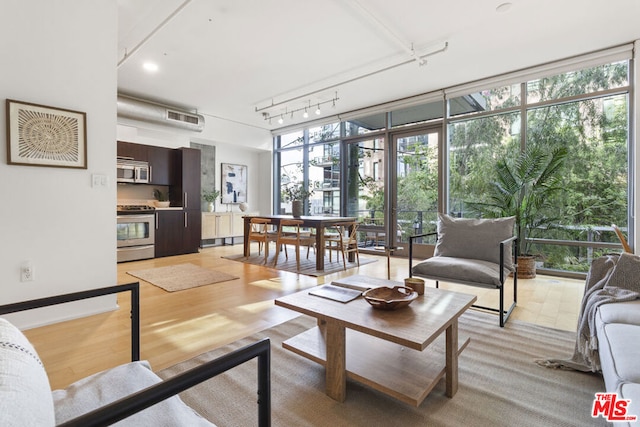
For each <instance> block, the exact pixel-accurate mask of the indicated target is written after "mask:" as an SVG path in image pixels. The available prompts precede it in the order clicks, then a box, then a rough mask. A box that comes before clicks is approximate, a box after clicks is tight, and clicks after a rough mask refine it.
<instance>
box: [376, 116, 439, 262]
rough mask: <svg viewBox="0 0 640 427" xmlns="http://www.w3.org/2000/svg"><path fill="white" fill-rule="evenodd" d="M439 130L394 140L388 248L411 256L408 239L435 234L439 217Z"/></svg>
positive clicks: (397, 137) (398, 135) (399, 135)
mask: <svg viewBox="0 0 640 427" xmlns="http://www.w3.org/2000/svg"><path fill="white" fill-rule="evenodd" d="M441 141H442V128H441V127H440V126H438V127H434V128H431V129H426V130H422V131H419V132H414V133H404V134H396V135H394V136H393V146H394V147H395V162H394V163H395V168H394V169H395V170H394V172H395V179H391V180H390V181H389V182H390V183H391V184H390V185H391V191H390V193H391V194H390V195H391V199H392V201H391V206H392V209H391V214H390V223H389V224H388V232H389V236H390V239H388V240H389V245H390V246H391V247H397V248H398V250H396V252H395V254H397V255H404V256H406V255H408V252H409V236H413V235H416V234H422V233H429V232H432V231H435V227H436V220H437V213H438V196H439V194H438V193H439V192H438V183H439V182H440V180H439V176H438V145H439V144H440V142H441Z"/></svg>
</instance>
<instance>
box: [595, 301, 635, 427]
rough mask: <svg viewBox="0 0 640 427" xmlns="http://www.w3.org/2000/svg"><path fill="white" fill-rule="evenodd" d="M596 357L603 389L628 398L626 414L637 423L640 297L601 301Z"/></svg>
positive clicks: (597, 315) (598, 312)
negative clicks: (604, 302) (628, 403)
mask: <svg viewBox="0 0 640 427" xmlns="http://www.w3.org/2000/svg"><path fill="white" fill-rule="evenodd" d="M595 322H596V332H597V337H598V356H599V357H600V365H601V369H602V375H603V377H604V383H605V388H606V391H607V392H608V393H617V394H618V399H631V404H630V405H629V406H628V407H627V414H628V415H636V416H637V417H638V421H637V422H632V423H618V422H616V423H615V425H616V426H623V425H628V426H637V425H638V424H639V423H640V299H636V300H634V301H626V302H616V303H610V304H602V305H601V306H600V307H598V310H597V312H596V320H595Z"/></svg>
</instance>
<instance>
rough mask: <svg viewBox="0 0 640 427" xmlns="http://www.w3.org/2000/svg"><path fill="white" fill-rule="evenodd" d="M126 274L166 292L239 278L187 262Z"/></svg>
mask: <svg viewBox="0 0 640 427" xmlns="http://www.w3.org/2000/svg"><path fill="white" fill-rule="evenodd" d="M127 274H129V275H131V276H133V277H137V278H138V279H142V280H144V281H146V282H149V283H151V284H152V285H155V286H157V287H159V288H162V289H164V290H165V291H168V292H175V291H182V290H185V289H189V288H196V287H198V286H204V285H211V284H213V283H218V282H226V281H227V280H234V279H238V278H239V277H238V276H233V275H231V274H227V273H223V272H221V271H215V270H209V269H206V268H202V267H198V266H197V265H194V264H189V263H187V264H177V265H170V266H167V267H156V268H149V269H146V270H134V271H127Z"/></svg>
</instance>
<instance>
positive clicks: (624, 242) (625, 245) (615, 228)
mask: <svg viewBox="0 0 640 427" xmlns="http://www.w3.org/2000/svg"><path fill="white" fill-rule="evenodd" d="M611 228H613V231H615V233H616V236H618V239H620V243H622V248H623V249H624V251H625V252H628V253H630V254H632V253H633V249H631V246H629V243H627V239H626V238H625V237H624V234H622V231H621V230H620V228H618V226H617V225H615V224H611Z"/></svg>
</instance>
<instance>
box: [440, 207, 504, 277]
mask: <svg viewBox="0 0 640 427" xmlns="http://www.w3.org/2000/svg"><path fill="white" fill-rule="evenodd" d="M515 222H516V219H515V217H513V216H511V217H507V218H491V219H470V218H452V217H450V216H448V215H445V214H438V242H437V243H436V248H435V252H434V254H433V255H434V257H438V256H446V257H452V258H467V259H479V260H483V261H489V262H492V263H494V264H499V263H500V242H501V241H503V240H505V239H508V238H509V237H512V236H513V228H514V226H515ZM511 246H512V245H511V243H509V244H507V245H505V251H504V255H505V256H504V261H505V264H504V265H505V267H506V268H508V269H509V270H510V271H513V269H514V267H513V260H512V255H511Z"/></svg>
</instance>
